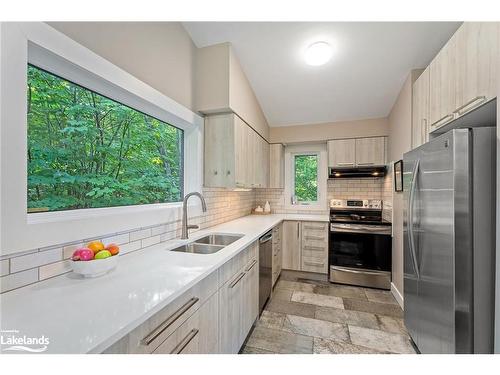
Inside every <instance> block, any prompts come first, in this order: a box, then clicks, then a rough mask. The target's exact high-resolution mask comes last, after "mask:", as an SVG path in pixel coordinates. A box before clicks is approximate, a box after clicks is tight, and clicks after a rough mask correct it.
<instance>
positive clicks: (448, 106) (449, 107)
mask: <svg viewBox="0 0 500 375" xmlns="http://www.w3.org/2000/svg"><path fill="white" fill-rule="evenodd" d="M456 35H457V34H455V35H453V36H452V37H451V39H450V40H449V41H448V43H446V45H445V46H444V47H443V49H441V51H440V52H439V53H438V54H437V56H436V57H435V58H434V60H432V62H431V64H430V65H429V74H430V91H429V92H430V129H431V131H432V130H435V129H437V128H439V127H441V126H443V125H445V124H447V123H448V122H450V121H452V120H453V119H454V114H453V111H454V110H455V109H456V105H455V90H456V79H457V69H456V61H455V60H456V47H457V38H456Z"/></svg>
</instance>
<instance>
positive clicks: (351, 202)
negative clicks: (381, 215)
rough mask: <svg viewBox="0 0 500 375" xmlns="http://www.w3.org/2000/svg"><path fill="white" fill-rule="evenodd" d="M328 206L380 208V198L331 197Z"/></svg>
mask: <svg viewBox="0 0 500 375" xmlns="http://www.w3.org/2000/svg"><path fill="white" fill-rule="evenodd" d="M330 208H344V209H345V208H365V209H366V208H374V209H377V210H381V209H382V201H381V200H380V199H331V200H330Z"/></svg>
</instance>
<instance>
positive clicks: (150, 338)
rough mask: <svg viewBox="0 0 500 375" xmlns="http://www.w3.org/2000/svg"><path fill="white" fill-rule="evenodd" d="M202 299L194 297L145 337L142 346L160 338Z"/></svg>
mask: <svg viewBox="0 0 500 375" xmlns="http://www.w3.org/2000/svg"><path fill="white" fill-rule="evenodd" d="M199 300H200V299H199V298H198V297H193V298H191V299H190V300H189V301H187V302H186V303H185V304H184V305H182V306H181V307H180V308H179V310H177V311H176V312H174V313H173V314H172V315H170V316H169V317H168V318H167V319H166V320H165V321H164V322H163V323H162V324H160V325H159V326H158V327H157V328H156V329H155V330H154V331H153V332H151V333H150V334H149V335H147V336H146V337H144V338H143V339H142V340H141V344H142V345H149V344H151V343H152V342H153V341H154V340H155V339H156V338H157V337H158V336H160V335H161V334H162V333H163V332H165V330H166V329H167V328H168V327H170V326H171V325H172V324H174V323H175V321H176V320H177V319H179V318H180V317H181V316H182V315H183V314H184V313H185V312H186V311H188V310H189V309H190V308H191V307H193V306H194V305H195V304H196V302H198V301H199Z"/></svg>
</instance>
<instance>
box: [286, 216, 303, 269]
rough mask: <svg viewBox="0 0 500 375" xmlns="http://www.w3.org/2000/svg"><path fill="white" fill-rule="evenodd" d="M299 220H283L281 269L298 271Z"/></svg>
mask: <svg viewBox="0 0 500 375" xmlns="http://www.w3.org/2000/svg"><path fill="white" fill-rule="evenodd" d="M300 235H301V233H300V221H288V220H287V221H284V222H283V239H282V245H283V249H282V251H283V260H282V262H283V264H282V266H283V269H287V270H296V271H300V266H301V265H300Z"/></svg>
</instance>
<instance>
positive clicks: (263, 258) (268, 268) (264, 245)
mask: <svg viewBox="0 0 500 375" xmlns="http://www.w3.org/2000/svg"><path fill="white" fill-rule="evenodd" d="M272 240H273V231H272V230H270V231H269V232H267V233H266V234H264V235H263V236H262V237H261V238H260V239H259V313H261V312H262V310H263V309H264V305H265V304H266V302H267V300H268V299H269V296H270V295H271V289H272V287H273V284H272V283H273V280H272V262H273V241H272Z"/></svg>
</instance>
